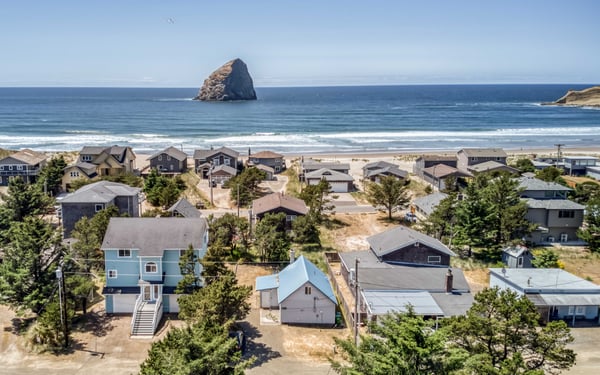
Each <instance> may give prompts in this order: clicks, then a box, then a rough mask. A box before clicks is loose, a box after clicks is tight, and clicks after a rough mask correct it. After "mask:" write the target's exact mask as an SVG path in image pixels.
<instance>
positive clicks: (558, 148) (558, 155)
mask: <svg viewBox="0 0 600 375" xmlns="http://www.w3.org/2000/svg"><path fill="white" fill-rule="evenodd" d="M555 146H556V168H558V163H559V162H560V159H561V156H562V152H561V151H560V149H561V147H562V146H564V144H563V143H557V144H555Z"/></svg>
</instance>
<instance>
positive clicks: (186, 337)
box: [140, 320, 252, 375]
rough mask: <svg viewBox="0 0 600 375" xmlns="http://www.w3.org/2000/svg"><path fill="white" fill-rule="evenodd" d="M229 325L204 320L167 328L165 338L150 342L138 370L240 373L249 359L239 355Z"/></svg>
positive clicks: (157, 374)
mask: <svg viewBox="0 0 600 375" xmlns="http://www.w3.org/2000/svg"><path fill="white" fill-rule="evenodd" d="M229 326H230V324H227V325H219V324H216V323H214V322H211V321H209V320H204V321H203V322H200V323H198V324H195V325H192V326H188V327H184V328H174V329H172V330H170V331H169V333H167V335H166V337H165V338H164V339H162V340H160V341H157V342H154V343H152V347H151V348H150V350H149V351H148V358H146V360H145V361H144V362H143V363H142V365H141V367H140V374H142V375H164V374H173V375H187V374H199V375H200V374H202V375H221V374H230V375H238V374H243V373H244V369H245V368H247V367H248V366H249V365H250V364H251V362H252V360H251V359H250V360H242V359H241V352H240V351H239V350H236V346H237V342H236V339H235V338H229V336H228V333H229V332H228V329H229Z"/></svg>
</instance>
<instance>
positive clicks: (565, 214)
mask: <svg viewBox="0 0 600 375" xmlns="http://www.w3.org/2000/svg"><path fill="white" fill-rule="evenodd" d="M558 217H559V218H561V219H572V218H574V217H575V211H573V210H560V211H558Z"/></svg>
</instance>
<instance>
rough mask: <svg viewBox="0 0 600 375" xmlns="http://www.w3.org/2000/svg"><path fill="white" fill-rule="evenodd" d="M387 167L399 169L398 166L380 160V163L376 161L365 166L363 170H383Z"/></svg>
mask: <svg viewBox="0 0 600 375" xmlns="http://www.w3.org/2000/svg"><path fill="white" fill-rule="evenodd" d="M386 167H396V168H398V166H397V165H396V164H392V163H389V162H387V161H383V160H379V161H374V162H371V163H367V164H365V166H364V167H363V169H382V168H386Z"/></svg>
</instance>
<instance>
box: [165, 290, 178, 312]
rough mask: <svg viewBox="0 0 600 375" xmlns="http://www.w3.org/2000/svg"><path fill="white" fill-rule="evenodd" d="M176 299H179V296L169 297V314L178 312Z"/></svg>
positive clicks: (172, 295)
mask: <svg viewBox="0 0 600 375" xmlns="http://www.w3.org/2000/svg"><path fill="white" fill-rule="evenodd" d="M163 297H166V295H164V296H163ZM177 297H179V295H175V294H171V295H169V312H170V313H178V312H179V303H177Z"/></svg>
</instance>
